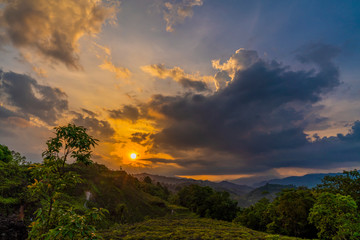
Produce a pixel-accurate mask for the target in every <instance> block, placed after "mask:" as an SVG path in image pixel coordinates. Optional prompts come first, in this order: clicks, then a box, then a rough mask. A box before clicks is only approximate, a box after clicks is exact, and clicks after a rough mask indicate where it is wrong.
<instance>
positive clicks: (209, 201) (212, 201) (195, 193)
mask: <svg viewBox="0 0 360 240" xmlns="http://www.w3.org/2000/svg"><path fill="white" fill-rule="evenodd" d="M178 201H179V204H180V205H182V206H184V207H187V208H189V209H190V210H191V211H193V212H195V213H196V214H198V215H199V216H200V217H210V218H215V219H219V220H226V221H232V220H233V219H234V218H235V216H236V213H237V211H238V208H237V202H236V201H233V200H231V199H230V194H229V193H227V192H215V191H214V190H213V189H212V188H210V187H201V186H198V185H195V184H192V185H189V186H185V187H184V188H183V189H181V190H180V191H179V192H178Z"/></svg>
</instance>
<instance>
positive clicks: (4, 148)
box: [0, 144, 13, 163]
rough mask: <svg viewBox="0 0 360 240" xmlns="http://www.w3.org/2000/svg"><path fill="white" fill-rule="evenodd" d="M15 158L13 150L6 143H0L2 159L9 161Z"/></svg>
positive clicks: (0, 157)
mask: <svg viewBox="0 0 360 240" xmlns="http://www.w3.org/2000/svg"><path fill="white" fill-rule="evenodd" d="M12 159H13V157H12V154H11V151H10V150H9V148H8V147H7V146H5V145H1V144H0V161H2V162H4V163H8V162H10V161H11V160H12Z"/></svg>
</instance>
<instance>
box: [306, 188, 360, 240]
mask: <svg viewBox="0 0 360 240" xmlns="http://www.w3.org/2000/svg"><path fill="white" fill-rule="evenodd" d="M357 208H358V207H357V205H356V202H355V201H354V199H352V197H351V196H343V195H340V194H336V195H335V194H333V193H329V192H323V193H321V194H320V195H319V197H318V198H317V201H316V203H315V205H314V207H313V208H312V209H311V211H310V216H309V221H310V222H311V223H313V224H314V225H315V226H316V228H317V229H318V230H319V232H318V237H319V238H321V239H359V238H360V219H359V214H358V212H357Z"/></svg>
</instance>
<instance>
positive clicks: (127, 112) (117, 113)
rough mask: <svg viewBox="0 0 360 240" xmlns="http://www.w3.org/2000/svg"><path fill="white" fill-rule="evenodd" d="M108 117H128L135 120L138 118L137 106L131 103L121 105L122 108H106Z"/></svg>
mask: <svg viewBox="0 0 360 240" xmlns="http://www.w3.org/2000/svg"><path fill="white" fill-rule="evenodd" d="M108 112H109V114H110V117H111V118H115V119H129V120H131V121H132V122H136V121H137V120H138V119H139V118H140V116H141V115H140V112H139V109H138V108H137V107H134V106H131V105H125V106H123V109H114V110H108Z"/></svg>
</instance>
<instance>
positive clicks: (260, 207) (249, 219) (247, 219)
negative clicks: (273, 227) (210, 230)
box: [234, 198, 271, 231]
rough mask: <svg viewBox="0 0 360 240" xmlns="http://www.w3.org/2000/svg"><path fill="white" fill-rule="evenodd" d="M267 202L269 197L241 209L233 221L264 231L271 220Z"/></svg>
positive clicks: (268, 202)
mask: <svg viewBox="0 0 360 240" xmlns="http://www.w3.org/2000/svg"><path fill="white" fill-rule="evenodd" d="M269 204H270V201H269V199H267V198H262V199H260V200H259V201H258V202H257V203H256V204H254V205H252V206H250V207H248V208H245V209H242V210H241V211H240V212H239V214H238V216H237V217H236V218H235V219H234V222H239V223H241V224H242V225H244V226H246V227H248V228H251V229H254V230H259V231H266V226H267V225H268V224H269V223H270V222H271V221H270V219H269V214H268V207H269Z"/></svg>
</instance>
